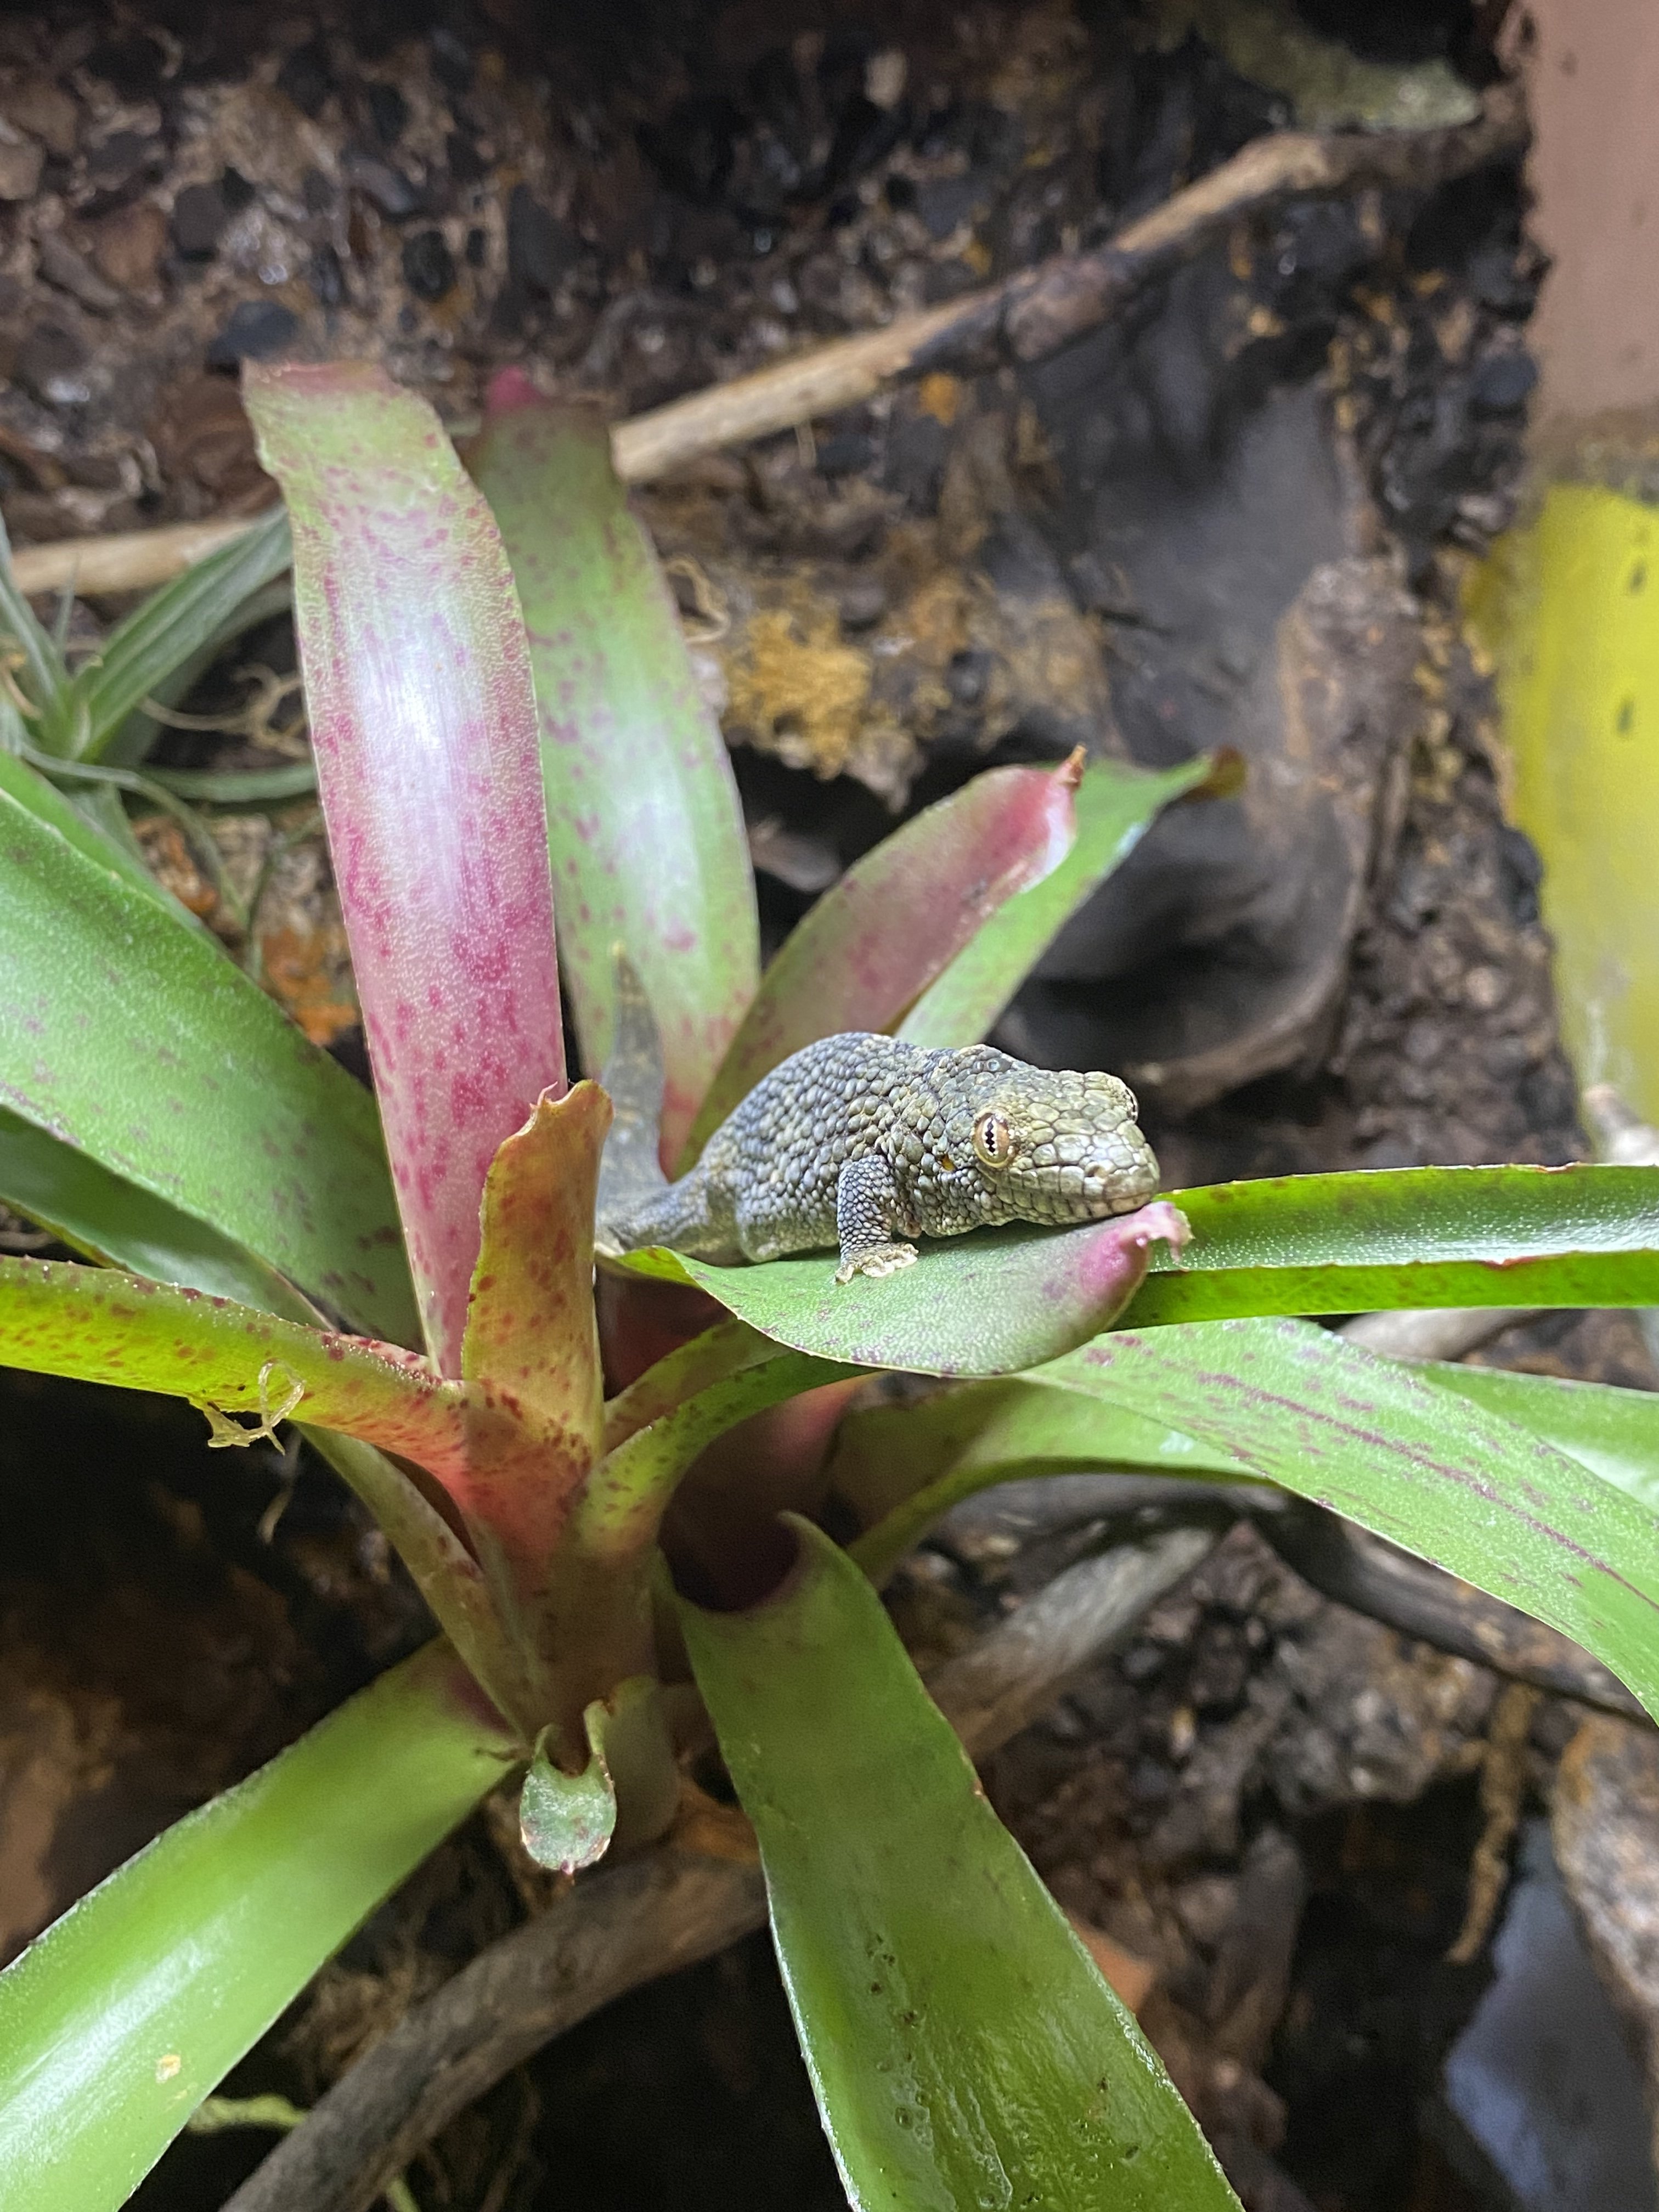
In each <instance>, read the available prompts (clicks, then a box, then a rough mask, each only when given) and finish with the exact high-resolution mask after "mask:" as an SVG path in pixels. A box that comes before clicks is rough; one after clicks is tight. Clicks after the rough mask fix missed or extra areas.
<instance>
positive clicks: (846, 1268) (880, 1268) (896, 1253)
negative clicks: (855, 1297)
mask: <svg viewBox="0 0 1659 2212" xmlns="http://www.w3.org/2000/svg"><path fill="white" fill-rule="evenodd" d="M915 1257H916V1248H915V1245H914V1244H878V1245H877V1246H875V1248H874V1249H872V1250H871V1251H868V1252H860V1254H859V1255H858V1257H857V1258H856V1259H853V1260H843V1261H842V1263H841V1265H840V1267H837V1268H836V1281H837V1282H838V1283H850V1282H851V1281H852V1279H853V1278H854V1275H896V1274H897V1273H898V1271H899V1269H900V1268H901V1267H913V1266H914V1265H915Z"/></svg>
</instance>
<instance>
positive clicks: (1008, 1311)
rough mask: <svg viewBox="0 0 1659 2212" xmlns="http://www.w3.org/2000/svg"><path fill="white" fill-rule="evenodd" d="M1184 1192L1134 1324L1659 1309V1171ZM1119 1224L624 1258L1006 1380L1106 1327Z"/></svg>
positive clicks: (1321, 1180) (849, 1356) (843, 1344)
mask: <svg viewBox="0 0 1659 2212" xmlns="http://www.w3.org/2000/svg"><path fill="white" fill-rule="evenodd" d="M1173 1203H1174V1204H1175V1205H1176V1206H1178V1207H1179V1208H1180V1209H1181V1211H1182V1212H1183V1213H1184V1214H1185V1215H1186V1217H1187V1219H1188V1222H1189V1223H1190V1225H1191V1226H1192V1231H1193V1236H1192V1241H1191V1242H1190V1243H1188V1245H1187V1246H1186V1247H1185V1249H1183V1250H1182V1252H1181V1253H1180V1254H1179V1255H1178V1256H1177V1255H1176V1254H1175V1252H1174V1251H1173V1249H1170V1250H1164V1249H1155V1251H1154V1255H1153V1259H1152V1267H1151V1270H1150V1272H1149V1273H1148V1274H1147V1276H1146V1280H1145V1282H1144V1283H1143V1284H1142V1285H1141V1286H1140V1288H1139V1291H1137V1292H1136V1293H1135V1294H1134V1296H1133V1297H1132V1298H1131V1299H1130V1301H1129V1303H1128V1304H1127V1308H1126V1309H1125V1310H1124V1312H1123V1316H1122V1324H1123V1326H1124V1327H1126V1328H1127V1327H1133V1328H1153V1327H1158V1326H1163V1325H1166V1324H1170V1323H1174V1322H1198V1321H1211V1320H1216V1319H1228V1318H1232V1317H1235V1316H1250V1315H1255V1314H1287V1313H1360V1312H1368V1311H1372V1310H1376V1309H1379V1308H1388V1307H1395V1306H1447V1305H1466V1306H1479V1305H1504V1306H1509V1305H1516V1304H1526V1305H1535V1306H1646V1305H1659V1169H1654V1168H1625V1167H1574V1168H1408V1169H1403V1170H1400V1171H1398V1172H1377V1173H1370V1174H1353V1175H1328V1176H1292V1177H1289V1178H1286V1179H1285V1180H1282V1181H1279V1182H1261V1183H1249V1182H1243V1183H1222V1184H1219V1185H1217V1186H1215V1187H1213V1188H1210V1189H1206V1190H1194V1191H1181V1192H1178V1193H1176V1195H1175V1198H1174V1200H1173ZM1126 1218H1127V1219H1133V1218H1136V1217H1133V1216H1130V1217H1126ZM1121 1225H1122V1224H1121V1222H1119V1223H1112V1222H1097V1223H1094V1224H1092V1225H1090V1226H1088V1227H1085V1228H1082V1229H1067V1230H1048V1229H1002V1230H987V1231H981V1232H980V1233H978V1234H977V1235H975V1236H972V1237H951V1238H948V1239H945V1240H941V1241H939V1242H936V1243H924V1244H923V1245H922V1247H921V1258H920V1259H919V1260H918V1261H917V1263H916V1265H915V1267H907V1268H905V1269H904V1270H903V1272H902V1273H900V1274H896V1275H890V1276H887V1277H884V1278H883V1279H880V1280H878V1281H874V1282H872V1281H869V1280H867V1279H864V1278H859V1279H855V1280H854V1281H853V1282H851V1283H848V1284H846V1285H836V1283H835V1282H834V1280H833V1275H834V1261H833V1259H832V1258H831V1257H830V1256H829V1255H822V1254H813V1255H808V1256H806V1257H805V1258H798V1259H789V1260H774V1261H768V1262H766V1263H765V1264H764V1265H763V1266H759V1267H714V1266H711V1265H710V1264H709V1263H708V1261H702V1260H691V1259H682V1258H679V1257H678V1256H676V1255H671V1254H666V1253H662V1252H650V1253H630V1254H629V1255H627V1256H626V1258H625V1259H624V1260H623V1261H621V1262H619V1263H618V1264H620V1265H623V1266H625V1267H632V1268H633V1269H635V1271H636V1272H638V1273H644V1274H655V1275H659V1276H663V1277H665V1278H667V1279H669V1280H671V1281H676V1282H694V1283H696V1284H697V1285H699V1286H700V1287H701V1288H702V1289H703V1290H705V1291H708V1293H709V1294H710V1296H711V1297H716V1298H718V1299H719V1300H720V1304H722V1305H723V1306H725V1307H726V1310H727V1311H728V1312H730V1313H733V1314H735V1315H737V1316H738V1319H739V1320H741V1321H745V1322H748V1323H749V1324H750V1327H751V1328H757V1329H759V1330H760V1331H761V1333H762V1334H763V1335H766V1336H769V1337H772V1338H774V1339H775V1340H776V1341H777V1342H778V1343H780V1344H787V1345H788V1346H791V1347H792V1348H793V1350H795V1351H798V1352H813V1353H816V1354H817V1356H819V1357H820V1358H826V1359H845V1360H850V1361H851V1362H853V1363H854V1364H855V1365H859V1366H866V1367H901V1368H905V1369H908V1370H911V1371H913V1372H915V1373H919V1374H931V1375H997V1374H1007V1373H1011V1372H1013V1371H1015V1370H1020V1369H1024V1368H1027V1367H1032V1366H1036V1364H1039V1363H1040V1362H1041V1361H1042V1360H1044V1359H1051V1358H1055V1357H1057V1356H1058V1355H1059V1354H1060V1352H1064V1351H1069V1350H1071V1349H1072V1348H1073V1347H1074V1346H1077V1345H1078V1344H1079V1343H1082V1342H1084V1341H1085V1340H1087V1339H1088V1338H1089V1337H1090V1336H1091V1335H1094V1334H1097V1333H1098V1332H1099V1330H1100V1329H1102V1328H1104V1327H1106V1326H1107V1323H1108V1321H1109V1318H1110V1315H1111V1312H1112V1310H1113V1309H1112V1304H1111V1301H1110V1299H1109V1297H1106V1296H1104V1295H1103V1291H1102V1284H1101V1278H1100V1270H1101V1268H1102V1267H1103V1263H1104V1261H1105V1260H1106V1259H1107V1257H1108V1256H1109V1253H1110V1250H1111V1237H1112V1234H1113V1232H1114V1231H1117V1230H1119V1229H1121ZM1160 1233H1161V1232H1160Z"/></svg>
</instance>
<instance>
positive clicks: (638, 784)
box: [466, 369, 760, 1156]
mask: <svg viewBox="0 0 1659 2212" xmlns="http://www.w3.org/2000/svg"><path fill="white" fill-rule="evenodd" d="M466 459H467V465H468V466H469V468H470V469H471V471H472V474H473V476H474V477H475V478H476V479H477V483H478V485H479V488H480V489H481V490H482V491H483V494H484V495H485V497H486V498H487V499H488V500H489V504H490V507H491V510H492V512H493V513H494V514H495V520H496V524H497V526H498V527H499V528H500V530H501V539H502V543H503V544H505V545H506V547H507V558H508V559H509V560H510V561H511V562H512V564H513V580H514V582H515V583H516V584H517V585H518V587H519V598H520V602H521V604H522V605H523V607H524V614H525V623H526V629H527V632H528V635H529V639H530V659H531V665H532V668H533V670H534V671H535V678H536V706H537V712H538V716H539V718H540V724H541V743H542V767H543V774H544V780H545V783H546V789H547V831H548V842H549V846H550V851H551V855H552V862H553V884H554V901H555V904H556V907H557V909H558V917H559V958H560V962H561V963H562V968H563V970H564V974H565V976H566V979H567V981H568V987H569V991H570V996H571V1000H572V1006H573V1011H574V1016H575V1021H576V1028H577V1032H578V1034H579V1035H580V1038H581V1046H582V1058H583V1061H584V1063H585V1065H586V1067H587V1068H588V1070H589V1071H590V1073H598V1071H599V1069H600V1068H601V1067H603V1066H605V1063H606V1061H607V1060H609V1059H610V1056H611V1040H612V1034H613V1028H614V1006H613V992H614V976H613V972H612V968H611V947H612V945H616V944H622V945H625V946H626V947H627V949H628V952H629V957H630V958H631V959H632V961H633V963H634V965H635V969H637V970H638V972H639V974H640V975H641V977H642V978H643V979H644V982H645V987H646V991H647V996H648V998H649V1000H650V1002H651V1007H652V1011H653V1014H654V1015H655V1017H656V1022H657V1027H658V1029H659V1031H660V1033H661V1036H662V1048H663V1068H664V1073H665V1079H666V1083H665V1094H664V1102H663V1128H664V1133H665V1149H666V1151H667V1152H669V1154H670V1156H672V1155H674V1154H676V1153H678V1150H679V1147H680V1145H681V1143H682V1142H683V1141H684V1136H685V1132H686V1130H687V1128H688V1127H689V1126H690V1120H691V1116H692V1115H693V1113H694V1112H695V1111H696V1107H697V1103H698V1101H699V1100H700V1099H701V1098H702V1095H703V1093H704V1091H706V1090H707V1089H708V1084H709V1081H710V1079H711V1078H712V1077H713V1075H714V1070H715V1069H716V1068H717V1067H718V1066H719V1065H720V1060H721V1057H722V1055H723V1054H724V1053H725V1051H726V1047H727V1045H728V1044H729V1043H730V1042H731V1041H732V1036H733V1033H734V1032H735V1030H736V1029H737V1026H738V1023H739V1022H740V1021H741V1020H742V1018H743V1013H744V1007H745V1006H747V1005H748V1004H749V1001H750V999H751V998H752V997H753V996H754V992H755V984H756V981H757V977H758V975H759V973H760V932H759V924H758V922H757V919H756V913H755V884H754V877H753V873H752V872H751V870H750V865H749V851H748V847H747V845H746V843H745V842H744V833H743V811H742V809H741V807H740V806H739V805H738V792H737V785H736V782H735V781H734V780H733V777H732V763H731V759H730V757H729V755H728V754H727V752H726V744H725V740H724V739H723V738H722V737H721V736H720V724H719V722H718V721H717V720H715V718H714V714H713V713H712V711H711V710H710V708H709V707H708V703H707V702H706V701H705V700H704V699H703V697H702V694H701V692H700V691H699V690H698V688H697V682H696V672H695V671H694V670H693V668H692V665H691V659H690V653H688V651H687V649H686V644H685V640H684V636H683V635H682V634H681V630H680V624H679V617H678V614H677V612H676V611H675V608H674V604H673V601H672V599H671V596H670V594H669V592H668V588H667V586H666V584H665V581H664V578H663V574H662V571H661V569H660V568H659V566H658V563H657V558H656V555H655V553H654V552H653V549H652V546H651V542H650V540H649V539H648V538H647V536H646V534H645V532H644V531H643V530H642V529H641V526H640V525H639V523H638V522H637V521H636V520H635V517H634V516H633V514H632V513H630V512H629V507H628V501H627V498H626V495H625V494H624V492H623V487H622V485H621V484H620V483H618V481H617V475H616V471H615V470H614V469H613V468H612V466H611V441H610V438H609V436H608V435H607V433H606V430H605V424H604V422H603V421H602V420H601V419H600V417H599V416H598V415H597V414H595V413H594V412H593V411H592V410H591V409H577V408H572V407H568V406H567V407H558V406H553V405H550V404H548V403H547V402H546V401H544V400H543V399H540V398H538V396H537V394H536V393H535V392H534V391H533V390H532V387H531V385H530V383H529V380H528V379H527V378H526V377H525V376H524V375H523V374H522V373H521V372H520V370H517V369H504V370H503V371H502V372H501V374H500V375H499V376H498V377H497V378H496V379H495V382H494V383H493V384H492V385H491V386H490V389H489V398H488V400H487V403H486V409H485V420H484V428H483V434H482V435H480V436H479V437H478V438H477V440H476V441H474V442H473V444H472V446H471V449H470V450H469V452H468V453H467V456H466Z"/></svg>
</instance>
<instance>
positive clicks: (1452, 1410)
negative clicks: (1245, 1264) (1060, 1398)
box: [1041, 1320, 1659, 1714]
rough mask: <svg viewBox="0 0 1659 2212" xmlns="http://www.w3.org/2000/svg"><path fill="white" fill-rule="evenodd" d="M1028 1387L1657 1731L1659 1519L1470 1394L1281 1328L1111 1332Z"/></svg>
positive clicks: (1329, 1338)
mask: <svg viewBox="0 0 1659 2212" xmlns="http://www.w3.org/2000/svg"><path fill="white" fill-rule="evenodd" d="M1041 1379H1042V1381H1044V1382H1047V1383H1051V1384H1053V1385H1054V1386H1056V1387H1059V1388H1062V1389H1068V1390H1075V1391H1078V1392H1080V1393H1085V1394H1088V1395H1093V1396H1097V1397H1098V1398H1100V1399H1102V1400H1103V1401H1106V1402H1108V1403H1109V1404H1110V1405H1112V1406H1113V1407H1121V1408H1123V1409H1125V1410H1127V1412H1129V1413H1138V1414H1139V1415H1140V1416H1141V1418H1142V1419H1146V1420H1150V1421H1161V1422H1167V1423H1169V1424H1170V1425H1171V1426H1172V1427H1173V1426H1179V1428H1180V1429H1181V1430H1182V1431H1183V1432H1184V1433H1186V1434H1187V1435H1189V1436H1192V1437H1196V1438H1198V1439H1199V1440H1200V1443H1205V1444H1207V1445H1209V1446H1210V1447H1211V1448H1212V1449H1225V1450H1229V1451H1231V1452H1234V1453H1236V1454H1237V1456H1238V1458H1239V1459H1240V1460H1242V1461H1243V1462H1244V1463H1245V1465H1246V1466H1247V1467H1249V1468H1250V1469H1252V1470H1253V1471H1254V1472H1255V1473H1256V1474H1259V1475H1262V1476H1265V1477H1266V1478H1267V1480H1269V1481H1273V1482H1277V1483H1279V1484H1280V1485H1282V1486H1283V1487H1284V1488H1285V1489H1286V1490H1291V1491H1294V1492H1296V1493H1297V1496H1298V1497H1303V1498H1312V1499H1313V1500H1314V1501H1315V1503H1316V1504H1321V1505H1326V1506H1329V1507H1332V1508H1334V1510H1336V1511H1337V1512H1339V1513H1342V1514H1345V1515H1346V1516H1347V1517H1348V1518H1349V1519H1350V1520H1352V1521H1357V1522H1359V1523H1360V1525H1361V1526H1362V1527H1363V1528H1370V1529H1371V1530H1372V1531H1373V1532H1374V1533H1375V1534H1377V1535H1379V1536H1386V1537H1388V1538H1389V1539H1390V1540H1391V1541H1393V1542H1395V1543H1396V1544H1401V1545H1403V1546H1404V1547H1405V1548H1406V1549H1407V1551H1411V1552H1415V1553H1417V1554H1418V1555H1419V1557H1420V1558H1423V1559H1431V1560H1432V1561H1433V1562H1434V1563H1435V1564H1436V1565H1437V1566H1442V1567H1446V1568H1449V1570H1450V1571H1451V1572H1452V1573H1453V1574H1455V1575H1458V1576H1461V1577H1462V1579H1463V1580H1464V1581H1465V1582H1470V1583H1474V1584H1475V1586H1476V1587H1477V1589H1484V1590H1486V1591H1489V1592H1490V1593H1491V1595H1492V1596H1493V1597H1499V1598H1503V1599H1504V1600H1506V1601H1508V1602H1509V1603H1510V1604H1511V1605H1516V1606H1519V1607H1522V1610H1523V1611H1525V1612H1527V1613H1531V1614H1533V1615H1534V1618H1535V1619H1537V1620H1544V1621H1547V1622H1548V1623H1549V1625H1550V1626H1551V1627H1552V1628H1559V1630H1560V1631H1561V1632H1562V1633H1563V1634H1564V1635H1566V1636H1571V1638H1573V1639H1574V1640H1575V1642H1577V1643H1579V1644H1583V1646H1584V1648H1585V1650H1588V1651H1591V1652H1593V1653H1594V1654H1595V1656H1596V1657H1597V1658H1598V1659H1600V1660H1601V1661H1603V1662H1605V1663H1606V1664H1607V1666H1609V1667H1611V1668H1613V1672H1614V1673H1615V1674H1618V1675H1619V1677H1620V1680H1622V1681H1625V1682H1626V1683H1628V1684H1629V1686H1630V1687H1631V1688H1632V1690H1634V1691H1635V1692H1636V1694H1637V1696H1638V1697H1639V1698H1640V1699H1642V1701H1643V1703H1644V1705H1646V1706H1647V1707H1648V1709H1649V1711H1650V1712H1655V1713H1656V1714H1659V1518H1656V1516H1654V1514H1653V1513H1652V1512H1651V1510H1649V1509H1648V1507H1647V1506H1646V1505H1644V1504H1641V1503H1639V1502H1638V1499H1637V1498H1634V1497H1632V1495H1631V1494H1630V1492H1628V1491H1627V1490H1626V1488H1624V1487H1622V1486H1617V1485H1615V1484H1614V1483H1613V1482H1612V1481H1608V1480H1603V1479H1601V1477H1599V1476H1598V1475H1596V1474H1594V1473H1593V1472H1592V1471H1591V1469H1590V1468H1589V1464H1588V1463H1587V1462H1585V1461H1581V1460H1579V1459H1577V1458H1576V1457H1570V1456H1569V1455H1567V1453H1566V1452H1565V1451H1562V1450H1559V1449H1557V1448H1556V1447H1555V1446H1554V1445H1553V1444H1552V1443H1548V1442H1547V1441H1546V1440H1545V1438H1544V1437H1542V1436H1541V1435H1538V1434H1534V1433H1531V1432H1529V1431H1528V1430H1526V1429H1523V1428H1522V1427H1519V1426H1518V1425H1516V1423H1515V1422H1514V1421H1512V1420H1509V1419H1504V1418H1503V1417H1502V1416H1501V1415H1499V1414H1498V1413H1494V1412H1492V1411H1490V1410H1488V1408H1487V1407H1486V1406H1484V1405H1482V1404H1479V1403H1477V1402H1476V1401H1475V1398H1474V1393H1473V1392H1461V1391H1460V1392H1454V1391H1453V1390H1451V1389H1448V1388H1446V1387H1445V1385H1444V1383H1443V1381H1442V1382H1438V1383H1437V1382H1435V1381H1431V1380H1428V1379H1425V1376H1423V1375H1422V1374H1420V1373H1419V1372H1418V1371H1416V1370H1413V1368H1411V1367H1408V1366H1407V1365H1405V1364H1401V1363H1400V1362H1398V1361H1394V1360H1388V1359H1379V1358H1376V1357H1375V1356H1374V1355H1372V1354H1370V1353H1369V1352H1363V1351H1361V1350H1360V1349H1359V1347H1358V1346H1355V1345H1351V1344H1347V1343H1345V1342H1344V1340H1342V1339H1341V1338H1340V1336H1337V1335H1335V1334H1334V1333H1333V1332H1332V1331H1330V1330H1328V1329H1323V1328H1316V1327H1314V1326H1312V1325H1311V1324H1309V1323H1306V1322H1292V1321H1283V1320H1280V1321H1255V1322H1243V1321H1241V1322H1212V1323H1209V1324H1206V1325H1200V1326H1197V1327H1194V1328H1159V1329H1147V1330H1145V1331H1139V1330H1124V1331H1121V1332H1120V1333H1118V1334H1113V1335H1109V1336H1103V1337H1101V1338H1099V1339H1097V1341H1096V1342H1094V1343H1093V1344H1090V1345H1085V1346H1084V1347H1083V1348H1082V1349H1081V1350H1080V1351H1079V1352H1071V1353H1069V1354H1068V1355H1067V1356H1066V1358H1063V1359H1060V1360H1057V1361H1054V1363H1052V1364H1050V1365H1049V1366H1048V1368H1046V1369H1045V1370H1042V1376H1041ZM1492 1395H1494V1396H1496V1395H1498V1394H1497V1393H1496V1392H1494V1393H1493V1394H1492Z"/></svg>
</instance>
